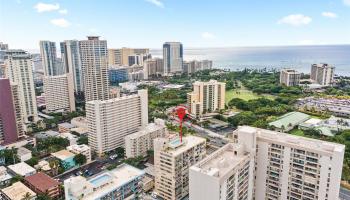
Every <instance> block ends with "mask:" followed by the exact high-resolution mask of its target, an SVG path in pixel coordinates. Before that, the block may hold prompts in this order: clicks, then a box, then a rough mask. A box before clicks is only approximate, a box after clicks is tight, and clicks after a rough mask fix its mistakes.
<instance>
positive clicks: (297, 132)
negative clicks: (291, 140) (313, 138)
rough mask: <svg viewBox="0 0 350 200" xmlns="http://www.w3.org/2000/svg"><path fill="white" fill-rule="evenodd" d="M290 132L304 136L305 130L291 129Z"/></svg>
mask: <svg viewBox="0 0 350 200" xmlns="http://www.w3.org/2000/svg"><path fill="white" fill-rule="evenodd" d="M289 133H290V134H292V135H297V136H304V131H302V130H300V129H297V128H295V129H293V130H291V131H290V132H289Z"/></svg>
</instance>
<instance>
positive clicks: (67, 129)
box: [58, 122, 76, 133]
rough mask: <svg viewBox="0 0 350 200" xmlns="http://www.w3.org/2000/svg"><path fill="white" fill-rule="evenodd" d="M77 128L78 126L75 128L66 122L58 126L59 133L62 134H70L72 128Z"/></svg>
mask: <svg viewBox="0 0 350 200" xmlns="http://www.w3.org/2000/svg"><path fill="white" fill-rule="evenodd" d="M75 127H76V126H74V125H73V124H71V123H68V122H64V123H61V124H58V132H60V133H67V132H70V130H71V129H72V128H75Z"/></svg>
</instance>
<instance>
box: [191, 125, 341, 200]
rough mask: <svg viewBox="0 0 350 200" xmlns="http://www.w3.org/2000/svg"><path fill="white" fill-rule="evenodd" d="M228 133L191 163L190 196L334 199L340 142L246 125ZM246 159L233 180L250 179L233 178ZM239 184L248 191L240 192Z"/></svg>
mask: <svg viewBox="0 0 350 200" xmlns="http://www.w3.org/2000/svg"><path fill="white" fill-rule="evenodd" d="M233 139H234V142H235V143H234V144H229V145H226V146H224V147H222V148H221V149H220V150H218V151H217V152H215V153H214V154H212V155H210V156H209V157H208V158H206V159H204V160H203V161H201V162H199V163H198V164H197V165H195V166H194V167H191V169H190V199H191V200H192V199H197V197H200V199H203V200H207V199H208V200H209V199H210V200H219V199H233V200H235V199H247V200H252V199H269V200H282V199H289V200H299V199H303V200H314V199H323V200H334V199H338V196H339V188H340V180H341V174H342V166H343V158H344V151H345V146H344V145H340V144H336V143H330V142H325V141H321V140H315V139H309V138H304V137H300V136H294V135H290V134H285V133H280V132H276V131H270V130H265V129H259V128H254V127H249V126H242V127H238V129H237V130H235V131H234V132H233ZM249 159H250V161H249V162H248V160H249ZM253 161H254V162H253ZM248 163H249V170H244V172H242V171H238V172H239V173H238V175H243V174H242V173H244V176H243V177H239V178H238V181H241V180H242V179H246V177H247V176H248V177H249V178H248V180H249V181H248V182H247V183H246V182H244V183H242V184H240V182H238V184H237V180H236V178H237V176H236V175H235V176H232V175H233V174H236V172H237V170H241V169H242V167H243V168H245V169H248V165H247V164H248ZM245 166H246V167H245ZM232 181H233V182H232ZM233 183H234V184H233ZM198 185H200V186H201V188H202V189H201V190H199V189H198V188H197V187H198ZM242 186H244V187H247V188H248V190H246V189H244V191H246V192H244V193H246V194H247V195H244V196H241V194H242V193H241V192H240V191H241V189H242ZM231 187H233V188H231ZM208 188H212V189H211V190H207V189H208ZM227 192H229V193H227ZM241 197H242V198H241Z"/></svg>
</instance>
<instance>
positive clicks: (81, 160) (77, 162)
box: [73, 153, 86, 165]
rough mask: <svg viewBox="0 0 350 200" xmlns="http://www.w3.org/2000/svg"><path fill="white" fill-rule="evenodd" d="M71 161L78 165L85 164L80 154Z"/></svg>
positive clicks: (84, 157) (83, 157) (84, 158)
mask: <svg viewBox="0 0 350 200" xmlns="http://www.w3.org/2000/svg"><path fill="white" fill-rule="evenodd" d="M73 159H74V162H75V163H76V164H78V165H83V164H85V163H86V156H85V155H83V154H81V153H80V154H77V155H75V156H74V158H73Z"/></svg>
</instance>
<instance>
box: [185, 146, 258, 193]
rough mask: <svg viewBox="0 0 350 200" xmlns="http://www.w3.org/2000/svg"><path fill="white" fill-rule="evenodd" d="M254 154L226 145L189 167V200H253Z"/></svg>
mask: <svg viewBox="0 0 350 200" xmlns="http://www.w3.org/2000/svg"><path fill="white" fill-rule="evenodd" d="M254 155H255V152H250V150H249V149H247V147H246V146H244V145H238V144H233V143H229V144H227V145H225V146H223V147H222V148H220V149H219V150H217V151H216V152H214V153H213V154H210V155H209V156H208V157H206V158H205V159H203V160H202V161H200V162H199V163H197V164H195V165H193V166H192V167H190V172H189V174H190V186H189V187H190V200H197V199H201V200H219V199H225V200H228V199H230V200H240V199H250V200H251V199H253V198H252V197H253V191H254V158H255V156H254Z"/></svg>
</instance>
